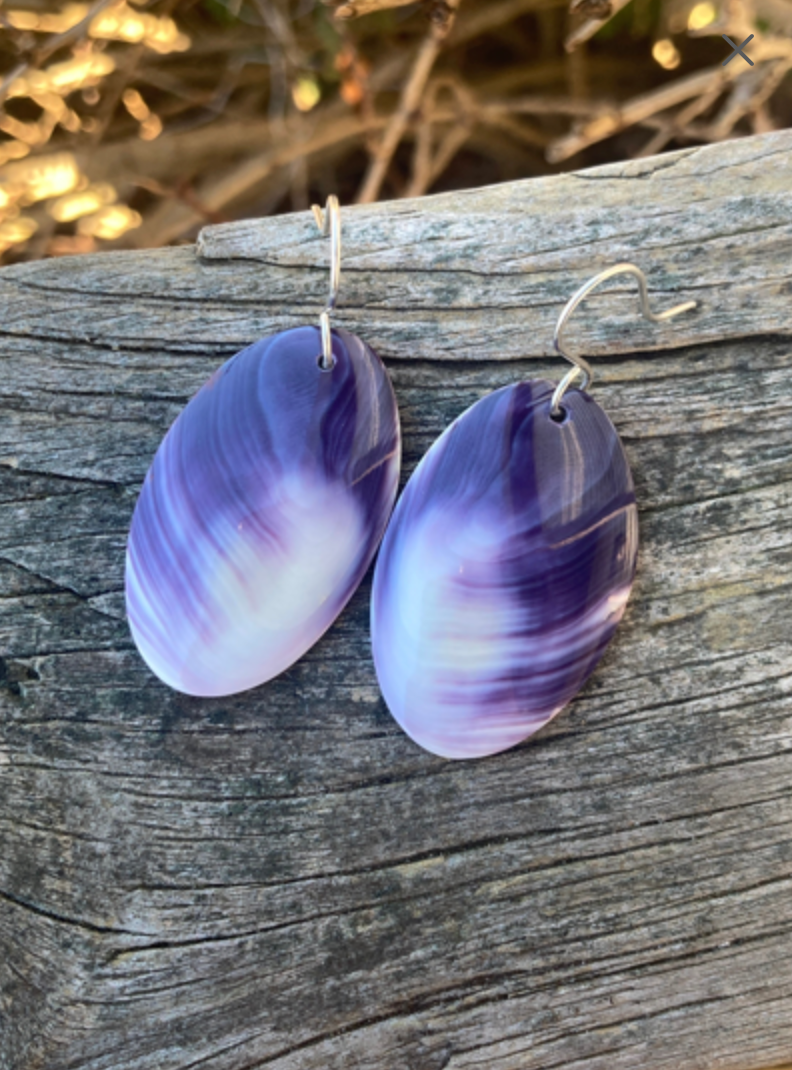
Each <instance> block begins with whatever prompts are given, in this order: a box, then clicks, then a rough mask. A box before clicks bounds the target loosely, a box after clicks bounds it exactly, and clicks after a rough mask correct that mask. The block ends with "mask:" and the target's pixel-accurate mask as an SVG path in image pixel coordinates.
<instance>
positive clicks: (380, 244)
mask: <svg viewBox="0 0 792 1070" xmlns="http://www.w3.org/2000/svg"><path fill="white" fill-rule="evenodd" d="M791 154H792V133H790V132H781V133H777V134H772V135H763V136H760V137H753V138H747V139H744V140H740V141H733V142H728V143H725V144H722V145H716V146H711V147H706V148H695V149H691V150H687V151H683V152H680V153H676V154H670V155H667V156H663V157H658V158H655V159H646V160H640V161H636V162H631V163H625V164H620V165H618V166H608V167H605V168H600V169H597V170H594V171H588V172H586V173H584V174H579V175H566V176H561V177H556V178H552V179H540V180H535V181H527V182H519V183H514V184H509V185H504V186H500V187H494V188H490V189H484V190H477V191H472V192H466V193H461V194H453V195H443V196H439V197H434V198H426V199H423V200H420V201H413V202H399V203H395V204H381V205H374V206H368V207H365V208H363V207H360V208H358V207H356V208H352V209H348V210H346V211H344V213H343V218H344V237H345V253H344V272H343V274H342V285H341V302H340V308H339V312H338V314H337V316H336V322H337V323H338V324H339V325H344V326H346V327H348V328H349V329H351V330H353V331H357V332H358V333H360V334H361V335H363V336H364V337H365V338H367V339H368V340H369V341H371V343H372V344H373V345H375V346H376V347H377V348H378V349H379V351H380V352H381V354H382V356H383V357H384V359H385V362H386V364H387V366H388V369H389V371H390V373H391V375H392V378H393V381H394V386H395V389H396V393H397V396H398V400H399V404H400V408H401V413H402V419H403V429H404V437H405V475H407V474H408V473H409V472H410V471H411V470H412V468H413V467H414V465H415V463H416V461H417V459H418V458H419V457H420V455H421V453H422V452H423V451H424V450H425V449H426V448H427V446H428V445H429V443H430V442H431V441H432V440H433V438H434V437H435V436H436V435H438V434H439V433H440V431H441V430H442V429H443V428H444V427H445V426H446V425H447V424H448V422H449V421H450V420H451V419H453V417H454V416H456V415H457V414H458V413H459V412H461V411H462V410H463V409H464V408H465V407H466V406H467V405H469V404H470V403H472V402H473V401H475V400H476V399H477V398H479V397H481V396H482V395H483V394H484V393H486V392H487V391H489V390H491V389H493V388H496V387H499V386H502V385H504V384H506V383H509V382H512V381H515V380H516V379H518V378H520V377H530V376H531V375H543V376H553V377H557V376H558V375H559V374H560V373H561V371H562V370H563V366H562V365H560V364H559V362H558V360H557V359H552V358H551V346H550V342H551V338H552V329H553V324H554V322H555V319H556V317H557V315H558V312H559V311H560V309H561V307H562V305H563V303H564V302H565V301H566V299H567V298H568V297H569V296H570V294H571V293H572V292H573V291H574V289H575V288H576V287H577V286H578V285H580V284H581V283H582V282H583V281H585V280H586V279H587V278H589V277H590V276H591V275H592V274H593V273H594V272H595V271H596V270H598V269H600V268H602V267H604V266H606V265H608V264H611V263H613V262H615V261H617V260H623V259H630V260H634V261H636V262H637V263H638V264H639V265H640V266H642V267H643V268H644V269H645V270H646V272H647V274H648V276H649V280H650V292H651V296H652V300H653V302H654V303H655V304H656V305H657V306H659V307H666V306H667V305H668V304H671V303H674V302H677V301H680V300H683V299H686V298H688V297H694V298H695V299H696V300H698V301H699V302H700V308H699V310H697V311H696V312H695V313H693V314H691V315H688V316H683V317H680V319H678V320H677V321H675V322H674V323H669V324H664V325H662V326H654V325H650V324H646V323H644V322H643V321H641V320H639V319H638V317H637V307H638V306H637V300H636V296H635V291H634V288H633V286H634V284H633V283H632V282H631V281H630V280H626V279H625V280H621V281H614V282H612V283H610V284H608V286H607V287H606V290H605V291H603V292H599V293H597V294H596V295H593V296H592V298H591V300H590V301H589V303H588V304H587V305H586V306H584V308H583V309H581V310H580V312H579V313H578V315H577V316H576V317H575V319H574V320H573V322H572V326H571V329H570V339H571V340H572V342H573V344H577V345H580V347H581V349H582V351H584V352H586V353H589V354H592V355H593V356H594V366H595V372H596V379H595V382H594V385H593V387H592V392H593V394H594V396H595V397H596V398H597V400H598V401H599V402H600V404H601V405H603V407H604V408H605V410H606V411H607V412H608V413H609V414H610V416H611V418H612V419H613V421H614V423H615V424H616V427H617V428H618V430H619V431H620V433H621V434H622V436H623V438H624V441H625V444H626V448H627V451H628V454H629V457H630V461H631V463H632V465H633V468H634V472H635V476H636V484H637V492H638V500H639V506H640V524H641V537H642V548H641V554H640V558H639V572H638V578H637V583H636V586H635V589H634V591H633V595H632V598H631V601H630V604H629V607H628V612H627V615H626V617H625V620H624V622H623V624H622V626H621V628H620V630H619V632H618V634H617V637H616V639H615V641H614V642H613V644H612V646H611V648H610V649H609V651H608V653H607V654H606V656H605V658H604V660H603V661H602V663H601V665H600V667H599V668H598V671H597V672H596V674H595V676H594V677H593V678H592V680H591V681H590V683H589V685H588V686H587V687H586V688H585V690H584V691H583V693H582V694H581V695H580V696H579V697H578V698H577V699H576V700H575V701H574V702H573V703H572V704H571V706H570V707H569V708H568V709H567V710H566V711H565V712H563V713H562V714H561V715H560V716H559V717H558V718H557V719H556V720H555V721H554V722H552V723H551V724H550V725H549V726H548V727H547V728H546V729H545V730H544V731H543V732H542V733H541V734H540V735H539V736H538V737H536V738H535V739H534V740H533V741H531V742H529V743H527V744H525V745H523V746H521V747H519V748H517V749H515V750H512V751H509V752H507V753H505V754H502V755H498V756H495V757H493V758H490V759H487V760H484V761H477V762H469V763H454V762H446V761H443V760H441V759H438V758H435V757H432V756H431V755H428V754H425V753H423V752H422V751H420V750H419V749H418V748H417V747H416V746H415V745H414V744H412V743H411V742H410V741H409V740H408V739H407V738H406V737H405V736H404V735H402V733H401V732H400V731H399V729H398V728H397V726H396V725H395V724H394V723H393V722H392V721H391V719H390V717H389V716H388V714H387V712H386V710H385V708H384V706H383V703H382V701H381V699H380V698H379V696H378V692H377V687H376V681H375V676H374V672H373V668H372V663H371V657H370V652H369V644H368V628H367V606H368V598H369V582H368V579H367V580H366V581H365V582H364V584H363V586H362V588H361V589H360V590H359V592H358V593H357V595H356V596H355V598H354V599H353V601H352V603H351V605H350V606H349V607H348V609H347V611H346V612H345V613H344V614H343V615H342V617H341V619H340V620H339V621H338V623H337V624H336V625H335V627H334V628H333V629H332V630H331V631H330V632H329V633H328V634H327V635H326V637H325V638H324V639H323V640H322V641H321V642H320V643H319V644H318V645H317V646H316V647H315V648H314V649H313V650H312V651H311V652H310V653H309V654H308V655H306V657H305V658H303V659H302V661H301V662H299V663H298V664H297V665H296V666H295V667H294V668H293V669H292V670H291V671H289V672H288V673H286V674H284V675H283V676H282V677H281V678H279V679H278V680H276V681H274V682H272V683H271V684H269V685H266V686H264V687H261V688H258V689H256V690H255V691H252V692H250V693H248V694H245V695H241V696H236V697H233V698H229V699H224V700H199V699H194V698H188V697H186V696H182V695H178V694H175V693H172V692H169V691H168V690H167V689H166V688H165V687H164V686H162V685H161V684H160V683H159V682H158V681H157V680H155V679H154V678H153V677H152V676H151V674H150V673H149V672H148V671H147V670H146V668H145V667H144V665H143V664H142V662H141V661H140V659H139V658H138V656H137V655H136V653H135V650H134V648H133V645H132V642H131V640H130V637H129V633H128V631H127V628H126V624H125V622H124V613H123V596H122V582H123V563H124V545H125V538H126V532H127V527H128V523H129V519H130V516H131V512H132V508H133V505H134V501H135V497H136V493H137V491H138V489H139V486H140V483H141V481H142V479H143V476H144V474H145V472H146V469H147V466H148V464H149V463H150V461H151V458H152V455H153V453H154V451H155V449H156V447H157V444H158V443H159V441H160V439H161V437H162V435H163V433H164V431H165V430H166V429H167V427H168V426H169V424H170V423H171V421H172V420H173V419H174V417H175V416H176V415H177V413H178V412H179V410H180V409H181V408H182V406H183V405H184V404H185V402H186V401H187V400H188V399H189V397H190V396H191V395H192V394H193V393H194V391H195V390H196V389H197V388H198V387H199V385H200V384H201V383H202V382H203V381H204V380H205V379H206V378H207V377H208V375H209V374H210V373H211V372H212V371H213V370H214V369H215V368H216V367H217V365H218V364H219V363H220V361H221V360H222V359H224V358H226V357H228V356H230V355H231V354H232V353H233V352H235V350H237V349H238V348H240V347H242V346H244V345H246V344H248V343H250V342H251V341H253V340H254V339H256V338H257V337H259V336H260V335H262V334H264V333H267V332H269V331H272V330H278V329H282V328H284V327H287V326H291V325H295V324H298V323H304V322H313V321H314V320H315V317H316V315H317V313H318V310H319V308H320V307H321V306H322V303H323V301H324V297H325V294H326V288H327V271H326V264H327V256H328V249H327V243H326V240H325V241H323V240H322V239H321V238H318V237H317V236H316V232H315V230H314V224H313V221H312V220H311V219H310V218H309V216H308V213H304V214H302V215H300V216H284V217H280V218H276V219H268V220H264V221H259V222H249V223H240V224H233V225H230V226H225V227H212V228H209V229H208V230H206V231H205V232H204V234H203V235H202V238H201V240H200V242H199V246H198V249H197V250H196V249H195V248H194V247H182V248H174V249H165V250H160V251H156V252H148V253H107V254H104V255H101V256H91V257H85V258H80V259H70V260H57V261H55V260H53V261H47V262H39V263H31V264H24V265H18V266H15V267H11V268H6V269H5V270H3V271H2V272H0V293H1V294H2V300H3V308H4V317H3V325H2V334H1V335H0V359H2V377H1V378H0V406H2V420H0V653H1V654H2V661H0V784H1V785H2V791H0V1067H2V1068H3V1070H40V1068H45V1070H72V1068H78V1067H79V1068H80V1070H122V1068H123V1070H187V1068H198V1067H200V1068H201V1070H252V1068H254V1067H262V1068H263V1067H267V1068H269V1070H342V1068H343V1070H347V1068H350V1067H358V1068H361V1070H403V1068H409V1070H443V1068H450V1070H474V1068H482V1067H486V1068H487V1070H552V1068H561V1067H563V1068H572V1070H576V1068H581V1070H661V1068H663V1070H666V1068H667V1070H679V1068H686V1067H694V1066H695V1067H697V1068H733V1070H757V1068H760V1067H771V1066H776V1067H777V1066H779V1065H781V1064H783V1063H785V1062H787V1061H792V1059H790V1056H792V821H791V819H792V789H790V773H791V772H792V756H790V750H791V749H792V608H791V606H790V592H791V591H792V582H790V564H792V392H791V391H790V370H791V369H792V313H791V312H790V294H792V165H791V164H790V157H791Z"/></svg>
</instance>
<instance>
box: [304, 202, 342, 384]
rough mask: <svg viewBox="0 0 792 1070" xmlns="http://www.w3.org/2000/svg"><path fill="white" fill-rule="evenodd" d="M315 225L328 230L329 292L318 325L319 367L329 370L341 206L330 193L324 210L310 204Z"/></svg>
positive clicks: (324, 231) (338, 282) (332, 359)
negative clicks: (319, 338) (320, 341)
mask: <svg viewBox="0 0 792 1070" xmlns="http://www.w3.org/2000/svg"><path fill="white" fill-rule="evenodd" d="M311 211H312V212H313V216H314V219H315V220H316V225H317V226H318V227H319V230H320V232H321V233H322V234H323V235H325V236H326V235H327V233H328V231H329V232H330V294H329V296H328V298H327V306H326V308H325V309H324V311H323V312H322V313H321V315H320V316H319V326H320V328H321V331H322V355H321V359H320V361H319V367H320V368H321V369H322V370H323V371H329V370H330V368H332V367H333V365H334V364H335V357H334V356H333V341H332V337H331V335H330V313H331V312H332V311H333V310H334V309H335V307H336V301H337V300H338V290H339V287H340V286H341V208H340V207H339V204H338V197H336V195H335V194H334V193H331V194H330V196H329V197H328V198H327V202H326V204H325V209H324V212H323V211H322V209H321V208H320V207H319V205H318V204H312V205H311Z"/></svg>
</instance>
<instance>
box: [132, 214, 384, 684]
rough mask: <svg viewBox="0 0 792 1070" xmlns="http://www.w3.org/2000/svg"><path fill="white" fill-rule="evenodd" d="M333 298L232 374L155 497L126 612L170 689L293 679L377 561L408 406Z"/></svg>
mask: <svg viewBox="0 0 792 1070" xmlns="http://www.w3.org/2000/svg"><path fill="white" fill-rule="evenodd" d="M313 212H314V216H315V218H316V221H317V223H318V224H319V226H320V228H321V231H322V233H323V234H327V232H328V230H329V232H330V238H331V267H330V298H329V302H328V306H327V308H326V309H325V310H324V311H323V312H322V314H321V316H320V324H319V327H313V326H305V327H296V328H294V329H292V330H287V331H283V332H281V333H280V334H274V335H271V336H269V337H267V338H264V339H262V340H261V341H258V342H256V343H254V344H253V345H252V346H250V347H249V348H248V349H245V350H244V351H243V352H241V353H237V355H236V356H234V357H232V358H231V359H230V360H228V361H226V363H225V364H223V365H222V367H221V368H219V369H218V370H217V371H216V372H215V373H214V375H213V376H212V377H211V378H210V379H209V380H208V382H206V383H205V384H204V385H203V386H202V387H201V389H200V390H199V391H198V393H197V394H196V395H195V397H194V398H193V399H192V400H191V401H190V402H189V404H188V405H187V407H186V408H185V409H184V410H183V411H182V413H181V414H180V415H179V416H178V417H177V419H176V421H175V423H174V424H173V426H172V427H171V428H170V430H169V431H168V433H167V435H166V436H165V438H164V440H163V442H162V444H161V445H160V447H159V449H158V450H157V453H156V455H155V457H154V460H153V462H152V464H151V467H150V469H149V471H148V474H147V475H146V479H145V482H144V484H143V488H142V490H141V492H140V497H139V499H138V502H137V505H136V507H135V512H134V515H133V518H132V527H131V531H130V535H129V541H128V545H127V557H126V605H127V615H128V618H129V625H130V628H131V631H132V636H133V638H134V640H135V643H136V644H137V647H138V650H139V651H140V653H141V655H142V656H143V658H144V660H145V661H146V663H147V664H148V665H149V667H150V668H151V669H152V670H153V672H155V673H156V674H157V676H159V678H160V679H161V680H163V681H164V682H165V683H166V684H168V685H170V687H173V688H175V689H176V690H177V691H182V692H185V693H187V694H190V695H205V696H208V695H230V694H233V693H235V692H238V691H244V690H246V689H247V688H250V687H255V686H256V685H257V684H261V683H263V682H264V681H266V680H270V679H271V678H272V677H274V676H277V675H278V673H280V672H283V670H284V669H287V668H288V667H289V666H290V665H292V664H293V663H294V662H295V661H297V659H298V658H300V657H301V656H302V655H303V654H304V653H305V652H306V650H308V649H309V648H310V647H311V646H312V645H313V644H314V643H315V642H316V641H317V639H318V638H319V637H320V636H321V635H322V633H323V632H324V631H325V630H326V629H327V628H328V627H329V626H330V625H331V624H332V623H333V621H334V620H335V618H336V617H337V616H338V614H339V613H340V612H341V610H342V609H343V607H344V606H345V605H346V603H347V602H348V601H349V599H350V598H351V596H352V594H353V592H354V591H355V589H356V587H357V586H358V584H359V583H360V580H361V579H362V577H363V574H364V573H365V571H366V569H367V568H368V566H369V564H370V563H371V560H372V558H373V556H374V554H375V552H376V549H377V546H378V544H379V542H380V539H381V538H382V534H383V532H384V530H385V526H386V524H387V522H388V517H389V516H390V512H391V509H392V507H393V502H394V499H395V496H396V489H397V486H398V480H399V467H400V460H401V440H400V433H399V418H398V412H397V409H396V400H395V397H394V394H393V389H392V387H391V384H390V380H389V379H388V376H387V373H386V371H385V368H384V367H383V365H382V363H381V361H380V360H379V358H378V357H377V355H376V354H375V353H374V352H373V350H372V349H370V348H369V346H367V345H366V343H365V342H363V341H361V339H360V338H358V337H356V336H355V335H354V334H350V333H349V332H348V331H345V330H340V329H333V330H331V328H330V318H329V317H330V312H331V311H332V310H333V309H334V307H335V303H336V298H337V295H338V288H339V281H340V266H341V222H340V211H339V206H338V200H337V199H336V198H335V197H329V198H328V201H327V207H326V209H325V212H324V213H322V210H321V209H320V208H318V207H317V206H314V208H313Z"/></svg>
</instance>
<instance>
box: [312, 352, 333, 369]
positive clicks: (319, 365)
mask: <svg viewBox="0 0 792 1070" xmlns="http://www.w3.org/2000/svg"><path fill="white" fill-rule="evenodd" d="M323 360H324V353H320V354H319V356H318V357H317V358H316V366H317V368H318V369H319V371H320V372H331V371H332V370H333V368H335V366H336V359H335V357H333V360H332V362H331V363H330V364H328V365H327V367H326V368H325V367H324V365H323V364H322V361H323Z"/></svg>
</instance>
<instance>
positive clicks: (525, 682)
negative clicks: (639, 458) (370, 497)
mask: <svg viewBox="0 0 792 1070" xmlns="http://www.w3.org/2000/svg"><path fill="white" fill-rule="evenodd" d="M553 389H554V384H553V383H549V382H546V381H543V380H534V381H531V382H525V383H519V384H517V385H514V386H508V387H504V388H503V389H502V390H498V391H496V392H495V393H493V394H490V395H488V396H487V397H485V398H483V399H482V400H481V401H479V402H477V403H476V404H475V405H473V406H472V407H471V408H469V409H468V410H467V411H466V412H464V413H463V414H462V415H461V416H460V417H459V418H458V419H457V420H456V421H455V422H454V423H453V424H452V425H451V426H450V427H449V428H448V429H447V430H446V431H445V432H444V433H443V435H441V437H440V438H439V439H438V440H437V441H436V442H435V443H434V445H433V446H432V447H431V449H430V450H429V451H428V453H427V454H426V456H425V457H424V458H423V459H422V461H421V463H420V464H419V465H418V467H417V469H416V470H415V472H414V473H413V475H412V477H411V479H410V481H409V482H408V484H407V487H406V488H405V491H404V493H403V494H402V496H401V498H400V500H399V502H398V504H397V506H396V509H395V511H394V514H393V517H392V519H391V523H390V525H389V527H388V531H387V533H386V535H385V538H384V540H383V543H382V547H381V549H380V554H379V558H378V560H377V566H376V570H375V574H374V587H373V595H372V605H371V631H372V644H373V651H374V663H375V666H376V670H377V676H378V678H379V682H380V687H381V689H382V693H383V695H384V697H385V700H386V702H387V704H388V707H389V708H390V711H391V713H392V714H393V716H394V717H395V718H396V720H397V721H398V722H399V724H400V725H401V726H402V728H403V729H404V730H405V732H407V734H408V735H410V736H411V737H412V738H413V739H414V740H415V741H416V742H417V743H419V744H420V745H421V746H422V747H424V748H425V749H426V750H428V751H431V752H432V753H434V754H439V755H442V756H443V757H447V758H475V757H480V756H483V755H486V754H494V753H496V752H498V751H502V750H505V749H507V748H508V747H512V746H514V745H515V744H516V743H519V742H520V741H521V740H523V739H525V738H526V737H528V736H530V735H531V734H532V733H534V732H536V731H537V730H538V729H539V728H541V726H542V725H544V724H546V722H547V721H548V720H550V718H551V717H553V716H554V715H555V714H556V713H558V712H559V710H561V709H562V708H563V707H564V706H565V705H566V704H567V703H568V702H569V701H570V699H571V698H572V697H573V696H574V695H575V694H576V693H577V692H578V691H579V690H580V688H581V687H582V686H583V684H584V683H585V681H586V680H587V678H588V677H589V675H590V674H591V672H592V671H593V669H594V667H595V665H596V664H597V662H598V661H599V659H600V657H601V656H602V654H603V652H604V650H605V647H606V646H607V644H608V642H609V641H610V639H611V637H612V636H613V633H614V631H615V629H616V626H617V625H618V623H619V621H620V619H621V617H622V615H623V613H624V608H625V605H626V602H627V599H628V597H629V593H630V588H631V586H632V581H633V577H634V575H635V562H636V555H637V551H638V520H637V510H636V505H635V493H634V489H633V481H632V476H631V474H630V469H629V465H628V463H627V458H626V456H625V454H624V450H623V448H622V445H621V442H620V440H619V436H618V434H617V433H616V431H615V429H614V427H613V425H612V424H611V422H610V420H609V419H608V417H607V416H606V415H605V413H604V412H603V411H602V409H601V408H600V407H599V406H598V405H597V404H596V402H595V401H593V400H592V398H591V397H590V396H589V395H588V394H585V393H583V392H580V391H570V392H569V393H567V394H566V395H565V397H564V401H563V405H564V408H565V410H566V412H567V418H566V420H565V421H564V422H563V423H556V422H554V421H553V420H552V419H551V418H550V399H551V396H552V392H553Z"/></svg>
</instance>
